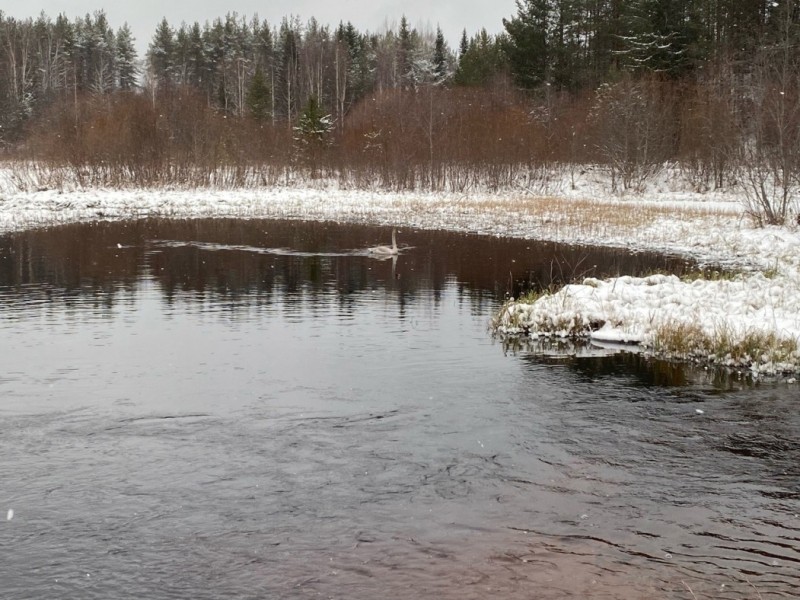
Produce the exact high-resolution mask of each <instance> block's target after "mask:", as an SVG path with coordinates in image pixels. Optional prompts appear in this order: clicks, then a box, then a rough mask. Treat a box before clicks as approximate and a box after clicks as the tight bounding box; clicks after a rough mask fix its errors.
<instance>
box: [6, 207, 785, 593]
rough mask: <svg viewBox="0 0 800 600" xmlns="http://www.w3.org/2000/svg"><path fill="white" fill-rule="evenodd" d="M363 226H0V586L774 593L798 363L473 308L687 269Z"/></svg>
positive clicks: (779, 574)
mask: <svg viewBox="0 0 800 600" xmlns="http://www.w3.org/2000/svg"><path fill="white" fill-rule="evenodd" d="M389 233H390V231H389V230H387V229H376V228H366V227H355V226H337V225H331V224H313V223H308V224H306V223H298V222H291V223H289V222H259V221H232V220H229V221H177V222H158V221H143V222H135V223H128V224H119V223H118V224H96V225H80V226H68V227H62V228H56V229H50V230H42V231H35V232H28V233H22V234H15V235H11V236H6V237H5V238H0V360H2V365H3V368H2V370H0V598H3V599H29V598H34V599H38V598H59V599H61V598H76V599H95V598H97V599H121V598H147V599H162V598H163V599H166V598H180V599H183V598H192V599H217V598H343V599H371V598H376V597H381V596H384V597H389V598H445V599H447V598H453V599H466V598H510V599H516V598H537V599H538V598H689V599H691V598H693V597H696V598H698V599H699V598H763V599H767V598H794V597H798V589H800V411H799V410H798V395H799V394H798V390H797V388H796V387H795V386H787V385H786V384H780V383H778V384H770V383H764V384H761V385H757V386H753V385H745V384H742V383H739V382H737V380H736V379H735V378H733V379H730V378H729V379H726V378H724V377H716V378H715V376H713V375H710V374H707V373H704V372H698V371H693V370H691V369H688V368H685V367H681V366H675V365H668V364H664V363H657V362H652V361H648V360H646V359H643V358H641V357H638V356H636V355H630V354H622V355H616V356H611V357H608V356H606V357H601V356H595V355H591V353H589V355H586V356H579V357H571V358H563V359H562V358H554V357H553V356H548V355H543V354H542V353H541V352H539V351H538V350H535V349H527V350H526V349H525V348H522V349H520V350H519V351H517V352H509V351H505V352H504V348H503V345H502V344H501V343H499V342H497V341H493V340H492V339H491V337H490V335H489V334H488V332H487V322H488V320H489V318H490V316H491V314H492V311H493V310H494V309H495V308H496V307H497V306H498V303H499V302H500V301H502V299H503V297H504V295H505V294H507V293H516V290H517V288H518V287H519V286H520V282H523V283H524V282H539V283H545V284H546V283H547V282H548V281H549V280H551V279H558V278H559V277H561V276H579V275H588V274H598V275H602V274H616V273H618V272H619V273H627V274H636V273H645V272H651V271H653V270H660V269H664V268H669V269H672V270H680V269H683V268H686V266H685V265H683V264H682V263H680V262H678V261H669V260H667V259H664V258H659V257H655V256H647V255H635V256H632V255H627V254H625V253H620V252H615V251H610V250H590V249H574V248H572V249H570V248H565V247H558V246H554V245H552V244H533V243H531V242H521V241H513V240H500V239H494V238H485V237H474V236H472V237H471V236H465V235H458V234H447V233H441V232H417V231H411V230H403V231H401V232H400V234H399V236H398V237H399V242H400V243H401V245H403V244H406V245H409V246H413V248H411V249H409V250H407V251H406V252H405V253H404V254H403V255H401V256H400V257H398V258H397V259H396V260H392V259H389V260H385V261H379V260H375V259H374V258H371V257H369V256H366V255H365V254H364V252H363V251H362V250H361V249H363V248H365V247H366V246H369V245H374V244H377V243H386V242H387V241H388V240H389ZM595 266H596V269H595V270H593V268H594V267H595ZM506 350H507V349H506ZM10 510H13V515H12V514H11V513H10V512H7V511H10ZM8 517H10V518H8Z"/></svg>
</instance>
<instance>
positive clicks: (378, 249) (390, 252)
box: [369, 229, 400, 256]
mask: <svg viewBox="0 0 800 600" xmlns="http://www.w3.org/2000/svg"><path fill="white" fill-rule="evenodd" d="M396 233H397V230H396V229H392V245H391V246H375V247H373V248H370V249H369V253H370V254H380V255H381V256H394V255H396V254H399V253H400V252H399V249H398V248H397V238H396V237H395V235H396Z"/></svg>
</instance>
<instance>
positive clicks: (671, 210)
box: [0, 178, 800, 375]
mask: <svg viewBox="0 0 800 600" xmlns="http://www.w3.org/2000/svg"><path fill="white" fill-rule="evenodd" d="M740 200H741V199H740V198H739V197H737V195H736V194H735V193H730V192H729V193H726V194H722V193H694V192H691V191H686V190H682V189H680V186H676V185H674V183H670V182H669V181H662V182H656V183H655V184H654V185H652V186H651V190H650V191H649V192H646V193H644V194H637V195H627V196H623V197H620V196H613V195H611V194H609V193H608V192H607V191H603V181H602V178H596V179H595V180H589V179H586V180H583V181H580V182H579V183H578V186H577V189H572V187H571V186H568V185H567V184H566V182H560V184H559V185H554V186H553V187H552V189H551V190H546V191H545V192H543V193H542V194H540V195H535V194H533V193H528V192H526V191H524V190H520V191H515V190H507V191H503V192H475V193H473V194H470V195H465V194H455V193H418V192H399V193H391V192H383V191H365V190H342V189H339V188H338V187H337V186H335V185H324V184H317V185H314V186H308V187H300V186H298V187H280V188H260V189H259V188H255V189H213V188H208V189H191V190H163V189H139V190H133V189H124V190H102V189H88V190H71V191H59V190H43V191H33V192H19V191H9V190H3V189H2V187H0V234H7V233H13V232H16V231H23V230H26V229H32V228H39V227H47V226H55V225H60V224H67V223H75V222H86V221H96V220H124V219H140V218H158V217H162V218H203V217H219V218H274V219H298V220H313V221H335V222H346V223H361V224H365V225H366V224H369V225H379V226H390V225H391V226H396V227H414V228H420V229H445V230H450V231H459V232H465V233H477V234H486V235H496V236H505V237H515V238H523V239H537V240H543V241H554V242H561V243H567V244H573V245H592V246H613V247H619V248H624V249H627V250H629V251H631V252H636V251H655V252H660V253H663V254H670V255H676V256H682V257H686V258H688V259H693V260H695V261H697V262H698V263H699V264H700V265H701V266H718V267H722V268H725V269H735V270H737V271H738V274H736V275H734V276H732V277H726V278H719V279H711V280H706V279H694V280H691V281H688V280H687V281H684V280H680V279H678V278H677V277H675V276H671V275H651V276H649V277H640V278H635V277H629V276H626V275H622V276H620V277H615V278H610V279H606V280H602V281H600V280H596V279H587V280H584V281H582V282H575V283H572V284H570V285H567V286H564V287H563V288H562V289H560V290H558V291H554V292H553V293H549V294H545V295H542V296H540V297H538V298H534V299H531V300H530V301H528V302H524V301H523V302H512V303H509V304H507V305H506V306H504V308H503V310H502V311H501V312H500V314H499V315H497V316H496V318H495V323H494V326H495V329H496V330H497V331H498V332H500V333H505V334H511V335H519V334H528V335H532V336H543V337H562V338H563V337H572V338H575V337H584V338H587V339H591V338H592V337H594V338H595V339H598V340H602V341H612V342H627V343H636V344H639V345H640V346H641V347H642V348H643V349H644V350H645V351H646V352H649V353H652V354H654V355H655V356H658V357H661V358H669V359H678V360H686V361H690V362H700V363H707V364H717V365H721V366H728V367H733V368H737V369H743V370H747V371H749V372H751V373H753V374H754V375H761V374H781V373H783V374H789V373H798V372H800V352H798V350H797V347H798V346H799V345H800V234H799V233H798V230H797V227H796V226H788V227H766V228H756V227H754V226H752V225H751V224H750V222H749V220H748V219H747V218H746V217H745V215H744V213H743V208H742V206H743V204H742V202H741V201H740ZM670 338H672V339H671V340H670ZM726 346H727V347H728V350H729V352H727V353H726V352H725V347H726Z"/></svg>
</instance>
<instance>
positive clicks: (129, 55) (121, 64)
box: [116, 23, 139, 90]
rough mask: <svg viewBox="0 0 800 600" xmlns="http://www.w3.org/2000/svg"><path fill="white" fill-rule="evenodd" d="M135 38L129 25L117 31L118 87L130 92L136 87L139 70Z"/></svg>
mask: <svg viewBox="0 0 800 600" xmlns="http://www.w3.org/2000/svg"><path fill="white" fill-rule="evenodd" d="M133 42H134V38H133V35H132V34H131V29H130V27H128V24H127V23H124V24H123V25H122V27H120V28H119V30H117V37H116V49H117V60H116V66H117V85H119V89H121V90H130V89H133V88H134V87H136V78H137V76H138V75H139V68H138V67H137V66H136V48H135V47H134V45H133Z"/></svg>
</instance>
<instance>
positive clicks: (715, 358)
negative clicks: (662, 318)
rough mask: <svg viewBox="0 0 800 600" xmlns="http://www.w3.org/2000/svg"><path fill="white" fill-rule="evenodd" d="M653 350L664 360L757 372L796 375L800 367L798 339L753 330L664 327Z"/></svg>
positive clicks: (656, 333) (657, 333)
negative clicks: (677, 360) (693, 362)
mask: <svg viewBox="0 0 800 600" xmlns="http://www.w3.org/2000/svg"><path fill="white" fill-rule="evenodd" d="M651 347H652V350H653V352H654V353H655V354H656V356H660V357H663V358H670V359H679V360H691V361H696V362H701V363H708V364H712V365H718V366H724V367H732V368H735V369H747V370H751V371H756V372H760V371H763V372H768V373H786V372H794V371H797V370H798V367H799V366H800V355H799V354H798V342H797V340H796V339H794V338H787V337H780V336H778V335H777V334H776V333H774V332H765V331H754V330H751V331H744V332H741V333H738V334H737V332H736V331H734V330H733V329H732V328H731V327H730V326H727V325H720V326H717V327H715V328H714V329H713V330H711V331H707V330H705V329H704V328H703V327H701V326H700V325H699V324H697V323H677V324H661V325H659V326H658V327H656V329H655V331H654V333H653V338H652V340H651Z"/></svg>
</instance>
